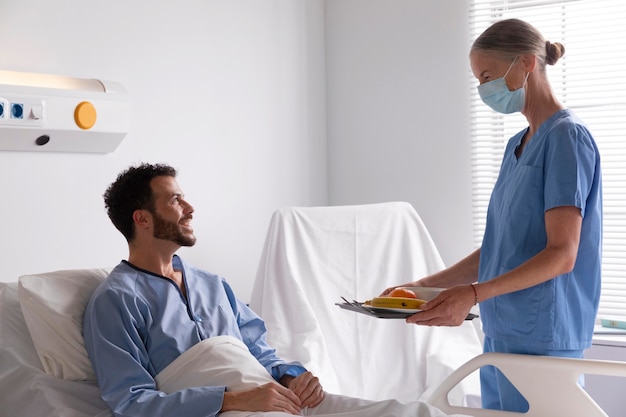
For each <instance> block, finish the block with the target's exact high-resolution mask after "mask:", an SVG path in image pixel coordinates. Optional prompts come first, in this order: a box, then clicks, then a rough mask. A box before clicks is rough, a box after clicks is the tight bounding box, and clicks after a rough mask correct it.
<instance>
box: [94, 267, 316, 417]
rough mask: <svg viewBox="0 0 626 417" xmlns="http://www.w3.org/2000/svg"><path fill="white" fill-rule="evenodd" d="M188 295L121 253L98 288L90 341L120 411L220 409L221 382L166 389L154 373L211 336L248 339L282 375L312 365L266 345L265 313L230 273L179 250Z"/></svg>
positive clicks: (105, 392)
mask: <svg viewBox="0 0 626 417" xmlns="http://www.w3.org/2000/svg"><path fill="white" fill-rule="evenodd" d="M173 262H174V267H175V269H180V270H182V271H183V275H184V282H185V285H186V290H187V294H188V297H187V300H185V299H184V297H183V296H182V293H181V291H180V290H179V288H178V287H177V286H176V285H175V284H174V283H173V282H172V281H170V280H169V279H167V278H165V277H162V276H160V275H155V274H152V273H150V272H148V271H144V270H142V269H139V268H136V267H134V266H133V265H131V264H130V263H128V262H126V261H122V262H121V263H120V264H119V265H118V266H117V267H115V268H114V269H113V271H112V272H111V274H110V276H109V277H108V278H107V279H106V280H105V281H104V282H103V283H101V284H100V286H99V287H98V288H97V289H96V291H95V292H94V294H93V295H92V298H91V300H90V301H89V303H88V305H87V308H86V310H85V315H84V324H83V332H84V336H85V347H86V349H87V352H88V354H89V358H90V359H91V361H92V364H93V366H94V371H95V373H96V377H97V379H98V383H99V385H100V389H101V391H102V398H103V399H104V401H105V402H106V403H107V405H108V406H109V407H110V408H111V409H112V410H113V412H114V414H115V415H116V416H133V417H142V416H150V417H152V416H185V417H195V416H203V417H206V416H215V415H217V414H218V413H219V410H220V408H221V406H222V402H223V398H224V391H225V389H226V387H223V386H203V387H194V388H189V389H184V390H181V391H177V392H174V393H171V394H165V393H163V392H160V391H158V390H157V389H156V384H155V382H154V377H155V376H156V375H157V374H158V373H159V372H160V371H162V370H163V369H164V368H165V367H166V366H167V365H169V364H170V363H171V362H172V361H173V360H174V359H176V358H177V357H178V356H179V355H180V354H182V353H183V352H185V351H186V350H188V349H189V348H190V347H192V346H193V345H195V344H196V343H198V342H200V341H201V340H204V339H206V338H209V337H213V336H220V335H229V336H233V337H236V338H238V339H240V340H242V341H243V342H244V343H245V344H246V345H247V346H248V349H249V350H250V352H251V353H252V354H253V355H254V356H255V357H256V358H257V359H258V361H259V362H260V363H261V364H262V365H263V366H264V367H265V368H266V369H267V370H268V372H269V373H270V374H271V375H272V376H273V377H274V378H275V379H276V380H278V379H280V378H281V377H282V376H283V375H286V374H287V375H292V376H298V375H300V374H301V373H303V372H305V371H306V370H305V369H304V368H303V367H302V366H301V365H300V364H298V363H287V362H285V361H283V360H281V359H279V358H278V357H277V356H276V354H275V351H274V349H272V348H271V347H270V346H268V345H267V343H266V340H265V336H266V328H265V324H264V322H263V320H262V319H261V318H260V317H258V316H257V315H256V314H255V313H254V312H253V311H252V310H251V309H250V308H249V307H247V306H246V305H245V304H244V303H242V302H241V301H240V300H238V299H237V298H236V297H235V295H234V294H233V291H232V289H231V288H230V286H229V285H228V283H227V282H226V281H225V280H224V278H222V277H219V276H216V275H212V274H209V273H207V272H204V271H202V270H200V269H198V268H195V267H193V266H191V265H188V264H185V263H184V262H183V261H182V259H181V258H179V257H178V256H176V255H175V256H174V258H173Z"/></svg>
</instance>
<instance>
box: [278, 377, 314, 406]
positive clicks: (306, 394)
mask: <svg viewBox="0 0 626 417" xmlns="http://www.w3.org/2000/svg"><path fill="white" fill-rule="evenodd" d="M280 382H281V383H282V384H284V385H285V386H286V387H289V389H290V390H292V391H293V392H294V393H295V394H296V395H297V396H298V398H299V399H300V401H301V404H302V407H315V406H316V405H318V404H319V403H320V402H322V400H323V399H324V389H323V388H322V385H321V384H320V381H319V379H318V378H317V377H316V376H314V375H313V374H312V373H311V372H308V371H307V372H305V373H303V374H301V375H298V376H297V377H296V378H294V377H291V376H289V375H285V376H284V377H283V378H281V381H280Z"/></svg>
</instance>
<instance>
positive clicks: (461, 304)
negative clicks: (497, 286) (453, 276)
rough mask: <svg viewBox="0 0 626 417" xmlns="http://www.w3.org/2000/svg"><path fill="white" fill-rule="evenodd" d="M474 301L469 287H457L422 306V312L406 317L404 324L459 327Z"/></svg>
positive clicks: (472, 292)
mask: <svg viewBox="0 0 626 417" xmlns="http://www.w3.org/2000/svg"><path fill="white" fill-rule="evenodd" d="M474 301H475V296H474V290H473V289H472V287H471V286H470V285H457V286H455V287H452V288H449V289H447V290H445V291H442V292H441V293H440V294H439V295H438V296H437V297H435V298H433V299H432V300H430V301H429V302H427V303H426V304H422V305H421V307H420V310H422V311H420V312H419V313H415V314H413V315H412V316H410V317H408V318H407V319H406V322H407V323H414V324H421V325H424V326H460V325H461V324H463V322H464V321H465V318H466V317H467V314H468V313H469V311H470V310H471V309H472V306H474Z"/></svg>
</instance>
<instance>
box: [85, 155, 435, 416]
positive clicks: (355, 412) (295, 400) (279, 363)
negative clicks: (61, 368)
mask: <svg viewBox="0 0 626 417" xmlns="http://www.w3.org/2000/svg"><path fill="white" fill-rule="evenodd" d="M104 200H105V206H106V208H107V211H108V215H109V218H110V219H111V221H112V222H113V224H114V225H115V227H116V228H117V229H118V230H119V231H120V232H121V233H122V234H123V235H124V237H125V238H126V240H127V241H128V248H129V257H128V261H125V260H124V261H122V262H121V263H120V264H119V265H118V266H117V267H115V269H113V271H112V272H111V274H110V275H109V277H108V278H107V279H106V280H105V281H104V282H103V283H102V284H101V285H100V286H99V287H98V288H97V289H96V291H95V292H94V294H93V296H92V298H91V300H90V302H89V303H88V305H87V308H86V310H85V316H84V326H83V327H84V328H83V331H84V337H85V345H86V348H87V352H88V354H89V357H90V359H91V362H92V364H93V367H94V370H95V373H96V376H97V379H98V383H99V386H100V389H101V392H102V398H103V399H104V401H105V402H106V403H107V405H108V406H109V407H110V408H111V409H112V411H113V413H114V414H115V415H116V416H132V417H142V416H149V417H158V416H184V417H194V416H204V417H208V416H216V415H218V414H219V415H222V414H223V415H224V416H231V415H232V416H235V415H236V416H253V415H254V416H256V415H259V416H276V417H278V416H287V415H333V414H335V413H344V414H342V416H376V417H382V416H394V417H398V416H428V417H431V416H443V415H445V414H443V413H442V412H440V411H439V410H436V409H434V408H432V407H430V406H428V405H426V404H424V403H419V402H415V403H411V404H401V403H399V402H397V401H394V400H389V401H382V402H372V401H366V400H362V399H354V398H349V397H343V396H337V395H332V394H328V393H324V391H323V389H322V387H321V385H320V383H319V381H318V379H317V378H316V377H315V376H313V375H312V374H311V373H310V372H308V371H307V370H306V369H305V368H303V367H302V366H301V365H300V364H299V363H287V362H285V361H283V360H281V359H280V358H279V357H277V356H276V353H275V350H274V349H272V348H271V347H270V346H268V345H267V343H266V338H265V334H266V329H265V325H264V322H263V321H262V319H261V318H260V317H258V316H257V315H256V314H255V313H254V312H253V311H252V310H251V309H250V308H248V307H247V306H246V305H245V304H244V303H242V302H241V301H240V300H238V299H237V298H236V297H235V295H234V294H233V291H232V289H231V288H230V286H229V285H228V283H227V282H226V281H225V280H224V278H222V277H219V276H216V275H213V274H210V273H208V272H205V271H203V270H200V269H198V268H195V267H194V266H192V265H189V264H187V263H185V262H184V261H183V260H182V259H181V258H180V257H179V256H177V255H175V252H176V251H177V250H178V249H179V248H180V247H181V246H192V245H194V243H195V242H196V238H195V236H194V233H193V229H192V227H191V220H192V216H193V212H194V209H193V207H192V206H191V204H189V202H187V200H186V199H185V196H184V194H183V192H182V191H181V189H180V187H179V185H178V183H177V181H176V170H175V169H174V168H172V167H170V166H168V165H162V164H157V165H151V164H141V165H139V166H136V167H131V168H128V169H127V170H125V171H124V172H122V173H121V174H120V175H119V176H118V177H117V180H116V181H115V182H114V183H113V184H111V185H110V186H109V188H108V189H107V190H106V192H105V194H104ZM222 337H227V338H229V337H230V338H234V339H236V342H237V343H239V344H241V342H243V344H245V346H244V349H245V348H246V347H247V349H245V355H247V356H249V357H250V358H251V361H252V362H254V365H255V366H257V367H259V366H258V365H259V364H260V365H262V367H259V368H261V371H262V372H263V373H265V374H266V375H267V382H266V383H258V384H256V385H253V386H249V385H248V386H246V388H241V387H239V388H237V389H234V387H229V386H224V385H215V384H214V383H213V384H210V383H209V384H194V385H193V386H184V385H183V388H180V389H178V388H177V389H176V390H174V391H168V390H166V389H164V388H162V386H160V385H159V374H160V373H161V372H162V371H163V370H164V369H166V368H168V369H169V368H171V367H172V366H175V365H177V364H178V363H179V362H180V361H181V358H183V357H185V355H189V354H190V353H189V352H190V351H189V350H190V348H192V347H194V346H200V345H201V344H202V343H205V342H207V341H209V340H213V339H218V338H222ZM242 346H243V345H242ZM194 349H195V348H194ZM248 351H249V352H248ZM225 357H226V358H228V357H229V355H226V356H225ZM177 359H178V361H177ZM233 360H235V359H233ZM216 361H218V362H219V361H222V359H219V360H218V359H216ZM237 361H239V360H238V359H237ZM205 362H210V358H208V359H207V360H206V361H205V360H204V359H202V361H201V362H199V363H205ZM240 362H241V365H242V368H243V369H247V368H246V367H245V366H244V364H243V363H244V362H246V360H245V359H244V360H242V361H240ZM257 362H258V363H257ZM238 363H239V362H238ZM168 365H169V367H168ZM220 365H221V366H224V363H221V364H220ZM236 365H237V364H235V366H234V367H236ZM193 366H195V365H192V366H191V367H192V368H193ZM263 368H264V369H263ZM261 380H262V378H261ZM175 386H176V385H175Z"/></svg>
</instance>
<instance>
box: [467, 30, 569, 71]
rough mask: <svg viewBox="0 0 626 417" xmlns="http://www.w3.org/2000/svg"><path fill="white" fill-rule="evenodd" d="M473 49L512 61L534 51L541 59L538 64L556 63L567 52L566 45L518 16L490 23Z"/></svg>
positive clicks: (543, 67) (541, 66)
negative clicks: (555, 40) (517, 17)
mask: <svg viewBox="0 0 626 417" xmlns="http://www.w3.org/2000/svg"><path fill="white" fill-rule="evenodd" d="M472 52H482V53H486V54H490V55H494V56H496V57H497V58H500V59H503V60H507V61H508V60H513V59H514V58H515V57H516V56H519V55H524V54H532V55H535V56H537V58H538V59H539V64H540V65H539V67H540V68H541V69H542V70H544V69H545V67H546V64H548V65H554V64H556V62H557V61H558V60H559V59H560V58H561V57H562V56H563V55H565V46H563V45H562V44H561V43H559V42H554V43H552V42H550V41H547V40H545V39H544V37H543V35H542V34H541V32H539V30H537V28H535V27H534V26H533V25H531V24H529V23H526V22H524V21H523V20H519V19H506V20H500V21H498V22H496V23H494V24H493V25H491V26H489V27H488V28H487V30H485V31H484V32H483V33H482V34H481V35H480V36H479V37H478V38H476V40H475V41H474V43H473V45H472V48H471V50H470V54H471V53H472Z"/></svg>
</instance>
